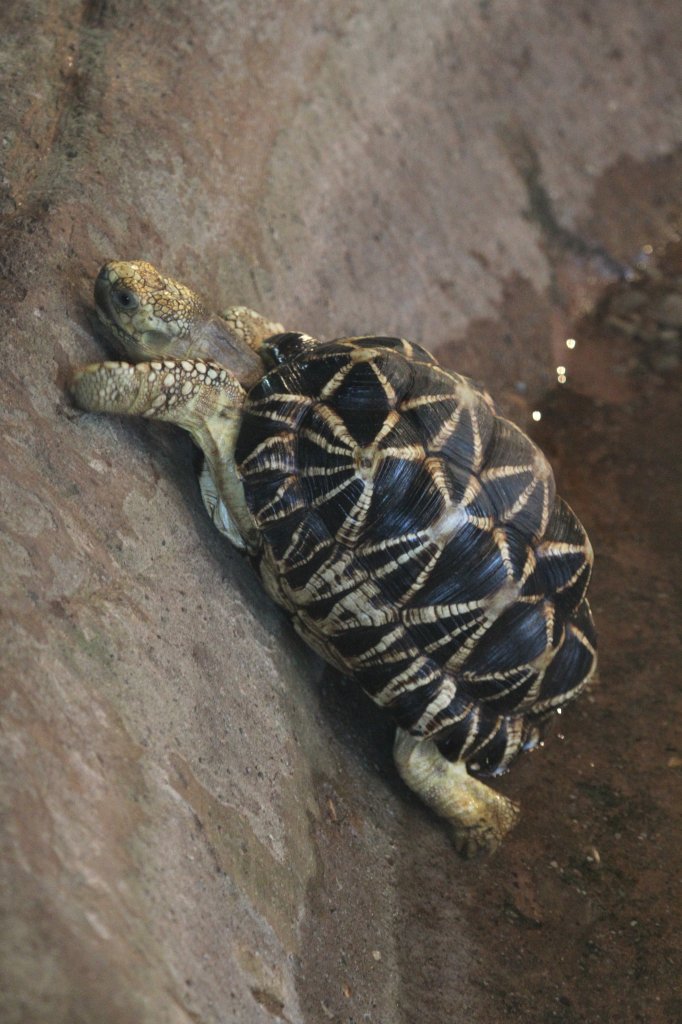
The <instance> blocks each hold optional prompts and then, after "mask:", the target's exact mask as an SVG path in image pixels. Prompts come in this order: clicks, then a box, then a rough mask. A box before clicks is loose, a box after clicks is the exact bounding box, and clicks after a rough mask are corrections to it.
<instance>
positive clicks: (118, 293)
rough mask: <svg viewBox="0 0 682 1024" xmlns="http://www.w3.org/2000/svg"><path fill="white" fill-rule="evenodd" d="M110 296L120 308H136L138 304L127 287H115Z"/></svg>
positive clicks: (135, 297) (133, 294)
mask: <svg viewBox="0 0 682 1024" xmlns="http://www.w3.org/2000/svg"><path fill="white" fill-rule="evenodd" d="M112 298H113V300H114V302H115V303H116V305H117V306H119V307H120V308H121V309H136V308H137V306H138V305H139V302H138V299H137V296H136V295H135V293H134V292H131V290H130V289H129V288H115V289H114V291H113V292H112Z"/></svg>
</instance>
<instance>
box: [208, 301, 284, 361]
mask: <svg viewBox="0 0 682 1024" xmlns="http://www.w3.org/2000/svg"><path fill="white" fill-rule="evenodd" d="M220 316H221V318H222V319H223V320H225V321H226V323H227V324H228V327H229V329H230V331H231V332H232V334H233V335H234V336H235V337H237V338H239V340H240V341H243V342H244V343H245V344H246V345H248V346H249V348H251V349H253V351H254V352H255V353H256V354H257V355H261V347H262V345H263V342H264V341H267V339H268V338H271V337H272V336H273V335H275V334H283V333H284V327H283V326H282V324H277V323H275V322H274V321H272V320H268V319H267V317H264V316H261V314H260V313H256V311H255V310H253V309H249V308H248V307H247V306H230V307H229V309H226V310H223V311H222V312H221V313H220Z"/></svg>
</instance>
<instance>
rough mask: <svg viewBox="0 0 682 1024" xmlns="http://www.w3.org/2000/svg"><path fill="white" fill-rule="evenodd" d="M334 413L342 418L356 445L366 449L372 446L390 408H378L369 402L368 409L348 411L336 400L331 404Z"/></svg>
mask: <svg viewBox="0 0 682 1024" xmlns="http://www.w3.org/2000/svg"><path fill="white" fill-rule="evenodd" d="M329 404H330V405H331V407H332V409H333V410H334V412H335V413H336V414H337V415H338V416H340V417H341V419H342V420H343V422H344V425H345V427H346V429H347V430H348V433H349V434H350V435H351V437H352V438H353V440H354V441H355V442H356V444H359V445H361V446H362V447H364V446H365V445H368V444H372V442H373V441H374V439H375V437H376V436H377V434H378V433H379V431H380V430H381V428H382V427H383V425H384V420H385V419H386V413H387V411H388V407H387V406H384V407H378V405H374V404H373V403H370V402H368V403H367V405H366V407H365V408H364V409H362V410H360V409H348V408H346V407H344V405H343V404H342V403H340V402H336V400H334V401H332V402H330V403H329Z"/></svg>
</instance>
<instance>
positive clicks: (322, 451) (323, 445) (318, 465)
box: [296, 407, 352, 472]
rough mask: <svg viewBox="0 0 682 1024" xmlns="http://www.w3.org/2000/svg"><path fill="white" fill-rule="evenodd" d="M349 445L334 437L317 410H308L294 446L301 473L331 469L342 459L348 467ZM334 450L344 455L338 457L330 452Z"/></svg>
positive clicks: (331, 429) (350, 449)
mask: <svg viewBox="0 0 682 1024" xmlns="http://www.w3.org/2000/svg"><path fill="white" fill-rule="evenodd" d="M349 444H350V442H348V441H343V440H340V439H339V438H338V437H337V436H336V434H335V433H334V430H333V428H332V427H331V426H330V425H329V423H328V422H327V421H326V420H325V419H324V417H323V416H322V415H321V414H320V411H319V409H316V408H314V407H313V408H311V409H308V410H307V412H306V415H305V416H304V417H303V419H302V420H301V423H300V428H299V433H298V437H297V445H296V447H297V452H298V463H299V466H300V468H301V472H305V471H306V470H307V469H331V468H332V467H334V466H336V465H338V464H340V462H343V460H344V459H345V460H347V462H348V465H349V466H350V465H352V462H351V459H352V448H350V447H348V445H349ZM335 448H336V449H340V450H341V451H342V452H343V453H344V454H343V455H339V453H338V451H333V450H330V449H335ZM346 453H347V454H346Z"/></svg>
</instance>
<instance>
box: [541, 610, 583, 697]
mask: <svg viewBox="0 0 682 1024" xmlns="http://www.w3.org/2000/svg"><path fill="white" fill-rule="evenodd" d="M593 662H594V656H593V655H592V653H591V652H590V651H589V650H588V649H587V648H586V647H585V645H584V644H583V643H581V641H580V640H579V638H578V636H577V635H576V633H575V632H574V631H573V628H572V626H571V625H570V623H569V625H568V626H567V627H566V636H565V639H564V642H563V644H562V645H561V647H560V648H559V650H558V651H557V653H556V655H555V657H554V659H553V661H552V663H551V665H549V666H548V668H547V671H546V672H545V676H544V679H543V680H542V686H541V687H540V693H539V694H538V702H539V703H542V702H543V701H546V700H551V699H553V698H556V697H560V696H562V695H563V694H566V695H567V696H568V695H569V694H570V693H571V691H572V690H574V689H575V688H576V686H579V685H580V683H582V681H583V679H585V677H586V676H587V674H588V673H589V671H590V670H591V668H592V665H593Z"/></svg>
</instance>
